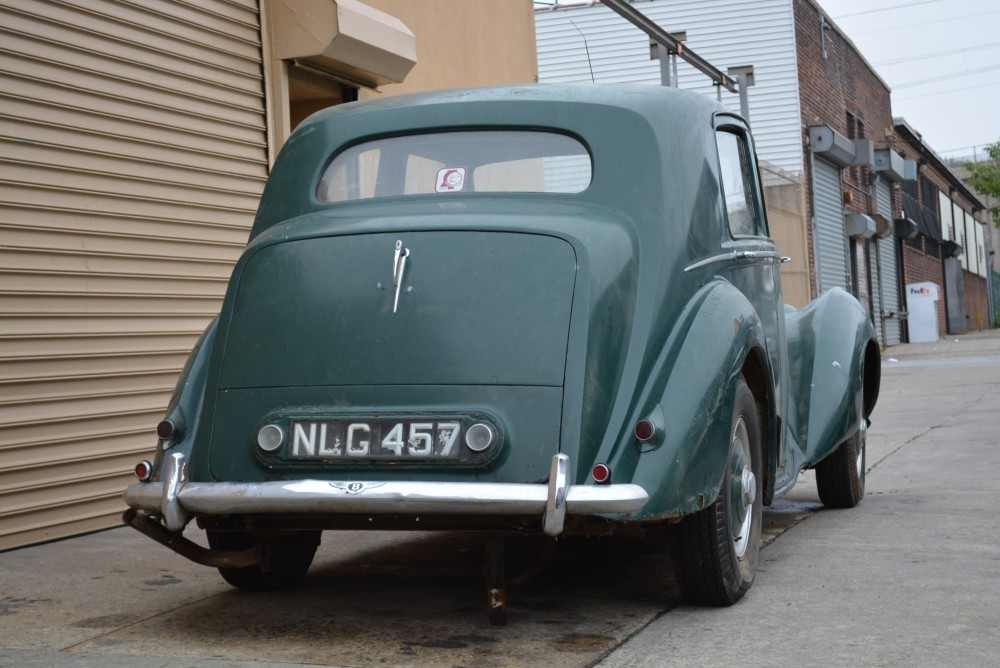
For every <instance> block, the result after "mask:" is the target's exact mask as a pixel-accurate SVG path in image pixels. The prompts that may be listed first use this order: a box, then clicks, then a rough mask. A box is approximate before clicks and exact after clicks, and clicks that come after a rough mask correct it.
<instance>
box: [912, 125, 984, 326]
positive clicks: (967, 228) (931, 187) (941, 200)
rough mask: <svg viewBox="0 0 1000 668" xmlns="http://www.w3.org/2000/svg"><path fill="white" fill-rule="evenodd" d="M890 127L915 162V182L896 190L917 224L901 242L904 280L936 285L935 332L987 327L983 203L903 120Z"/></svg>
mask: <svg viewBox="0 0 1000 668" xmlns="http://www.w3.org/2000/svg"><path fill="white" fill-rule="evenodd" d="M894 129H895V140H894V146H895V147H896V148H897V149H898V150H899V151H900V153H902V154H903V155H905V156H906V157H907V158H909V159H911V160H915V161H917V164H918V165H919V168H918V170H917V172H918V173H917V179H916V181H912V182H908V183H904V184H903V185H902V188H901V190H900V193H899V198H900V200H901V201H900V203H901V205H902V210H903V214H904V216H905V218H906V219H907V220H909V221H913V222H916V223H917V225H916V230H915V234H914V235H913V236H911V237H908V238H906V239H903V240H902V242H901V253H902V258H903V271H904V276H905V280H904V283H905V284H912V283H917V282H922V281H926V282H931V283H934V284H936V285H938V286H939V287H940V288H941V291H942V292H941V295H942V298H941V299H940V300H939V301H938V304H937V311H938V328H939V332H940V333H941V335H944V334H963V333H965V332H968V331H976V330H981V329H987V328H989V326H990V324H991V321H992V318H991V316H990V312H989V291H988V284H987V280H988V277H989V271H990V264H989V262H988V256H987V242H986V237H987V235H988V230H987V229H986V228H985V225H986V224H987V223H984V222H983V220H985V219H986V214H985V211H984V209H985V205H984V204H983V202H982V201H981V200H980V199H979V197H978V196H977V195H976V193H975V192H974V191H973V190H972V188H970V187H969V186H968V185H967V184H966V183H965V182H964V181H963V180H962V179H961V178H959V177H958V175H957V174H955V173H954V172H953V171H952V170H951V168H950V167H949V166H948V165H947V163H945V162H944V161H943V160H941V158H939V157H938V156H937V154H936V153H934V151H933V150H932V149H931V148H930V147H929V146H927V145H926V144H925V143H924V142H923V139H922V138H921V136H920V133H919V132H917V131H916V130H914V129H913V128H912V127H910V126H909V125H908V124H907V123H906V121H905V120H903V119H901V118H897V119H895V124H894Z"/></svg>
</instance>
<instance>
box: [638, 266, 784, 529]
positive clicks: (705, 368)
mask: <svg viewBox="0 0 1000 668" xmlns="http://www.w3.org/2000/svg"><path fill="white" fill-rule="evenodd" d="M688 312H689V313H692V317H690V318H689V319H681V321H679V322H678V325H677V329H679V330H680V331H676V330H675V333H674V336H672V337H671V338H672V339H673V340H675V341H677V342H678V343H675V344H674V345H672V346H669V348H670V349H671V350H672V351H675V352H674V354H673V355H672V359H671V360H669V361H668V363H667V364H665V365H664V367H663V369H664V371H663V372H662V373H664V374H665V375H666V378H665V384H661V385H660V386H661V387H664V390H663V392H662V394H661V395H659V396H660V398H659V401H658V402H657V403H655V404H654V406H653V410H652V411H650V413H656V412H658V414H661V415H662V416H663V425H662V427H663V432H662V437H661V438H660V439H658V441H656V442H653V443H647V444H638V446H634V447H639V448H640V451H641V454H640V455H639V460H638V462H637V466H636V469H635V473H634V476H633V479H632V482H634V483H637V484H639V485H642V486H643V488H645V489H646V491H647V492H648V493H649V496H650V501H649V503H648V504H647V505H646V506H645V508H643V510H642V511H641V513H640V514H639V515H638V516H633V517H634V518H635V519H650V520H651V519H663V518H669V517H677V516H680V515H686V514H690V513H694V512H697V511H699V510H701V509H703V508H705V507H707V506H709V505H710V504H711V503H713V502H714V501H715V498H716V497H717V496H718V494H719V489H720V487H721V484H722V479H723V473H724V470H725V465H726V459H727V456H728V452H729V436H730V434H729V430H730V426H731V425H730V422H731V417H732V409H731V406H732V403H733V398H734V396H735V392H736V384H737V381H738V379H739V376H740V373H741V370H742V368H743V366H744V363H745V361H746V360H747V358H748V357H750V356H751V355H757V357H758V359H760V358H766V356H765V355H763V350H764V349H765V338H764V329H763V327H762V324H761V321H760V318H759V316H758V315H757V312H756V310H755V309H754V307H753V305H752V304H751V303H750V302H749V301H748V300H747V299H746V297H745V296H744V295H743V294H742V293H741V292H740V291H739V290H737V289H736V288H734V287H733V286H732V285H731V284H729V283H727V282H725V281H721V280H720V281H716V282H715V283H713V284H710V285H708V286H706V287H705V288H703V289H702V291H700V292H699V293H698V295H696V297H695V299H693V300H692V304H691V306H690V307H689V309H688ZM668 354H669V353H668ZM765 375H766V376H768V378H770V370H768V371H767V373H766V374H765ZM772 389H773V385H769V387H768V388H767V391H766V394H765V396H766V397H767V402H768V404H770V403H771V402H772V401H773V399H772V397H773V395H774V393H773V391H771V390H772ZM755 394H758V393H756V392H755ZM759 396H760V395H759V394H758V397H759ZM768 409H772V410H773V406H770V405H768V406H765V407H762V410H768ZM765 438H766V436H765Z"/></svg>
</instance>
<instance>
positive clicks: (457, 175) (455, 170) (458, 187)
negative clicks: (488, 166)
mask: <svg viewBox="0 0 1000 668" xmlns="http://www.w3.org/2000/svg"><path fill="white" fill-rule="evenodd" d="M463 190H465V167H444V168H443V169H439V170H438V173H437V181H436V182H435V184H434V191H435V192H439V193H457V192H462V191H463Z"/></svg>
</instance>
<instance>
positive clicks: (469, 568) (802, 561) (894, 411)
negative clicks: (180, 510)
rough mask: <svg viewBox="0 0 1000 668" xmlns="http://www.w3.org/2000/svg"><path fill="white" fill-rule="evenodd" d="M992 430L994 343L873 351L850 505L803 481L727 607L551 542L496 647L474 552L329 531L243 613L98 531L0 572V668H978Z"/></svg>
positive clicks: (998, 551)
mask: <svg viewBox="0 0 1000 668" xmlns="http://www.w3.org/2000/svg"><path fill="white" fill-rule="evenodd" d="M998 417H1000V332H990V333H988V334H985V335H970V336H965V337H961V338H959V339H958V340H955V339H954V338H952V339H949V340H946V341H942V342H939V343H936V344H921V345H909V346H898V347H895V348H892V349H890V350H889V351H887V352H886V353H885V360H884V364H883V381H882V393H881V397H880V401H879V405H878V407H877V409H876V412H875V415H874V420H873V424H872V428H871V430H870V432H869V442H868V462H867V470H868V480H867V494H866V498H865V499H864V501H863V502H862V503H861V505H860V506H859V507H858V508H855V509H852V510H839V511H832V510H824V509H823V508H822V506H821V504H820V503H819V501H818V497H817V496H816V492H815V486H814V484H813V482H812V480H811V479H810V478H811V476H810V475H808V474H805V475H804V476H803V480H802V481H801V483H800V485H798V486H797V487H796V488H795V490H794V491H793V493H792V494H791V495H790V496H789V497H786V498H785V499H782V500H781V501H780V502H779V503H778V504H777V505H776V506H775V508H773V509H772V510H771V511H769V512H768V513H767V521H768V523H769V524H770V525H772V530H771V531H770V532H769V535H770V537H772V538H773V537H774V536H777V538H776V539H774V540H773V542H771V543H770V544H769V545H768V546H767V547H766V548H765V549H764V551H763V553H762V565H761V571H760V574H759V575H758V580H757V583H756V584H755V586H754V588H753V589H752V590H751V592H750V593H749V594H748V596H747V597H746V598H745V599H744V600H743V601H742V602H740V603H739V604H738V605H736V606H734V607H732V608H727V609H721V610H720V609H698V608H692V607H688V606H683V605H681V606H677V605H676V604H677V596H676V587H675V586H674V584H673V582H672V578H671V576H670V574H669V560H668V559H665V558H664V556H663V555H664V554H665V550H663V549H662V547H663V546H662V545H657V544H656V543H655V542H654V543H649V542H640V543H638V544H636V545H632V544H625V546H624V547H623V546H622V545H621V544H614V543H611V544H607V543H604V542H601V541H593V542H591V543H587V544H586V545H581V543H580V542H573V541H560V543H559V554H557V556H556V558H555V562H554V564H553V565H550V566H549V567H548V568H546V569H545V570H544V571H542V573H541V574H540V575H539V576H537V577H536V578H535V579H534V580H531V581H529V582H526V583H524V584H521V585H519V586H518V587H515V588H512V590H511V599H512V600H511V625H510V626H508V627H505V628H502V629H498V628H493V627H490V626H489V625H488V624H487V623H486V620H485V615H484V614H483V611H482V610H481V609H480V608H481V605H480V604H481V601H480V592H479V588H480V587H481V561H480V560H479V559H480V557H479V555H478V553H477V552H476V549H477V548H476V545H475V541H474V540H470V541H466V540H464V539H456V538H455V537H454V536H453V535H449V536H436V535H430V536H424V535H419V534H418V535H405V534H389V535H384V534H382V535H380V534H368V533H363V532H362V533H352V532H346V533H338V534H331V533H328V534H326V535H325V537H324V544H323V546H322V547H321V552H320V555H319V557H318V559H317V564H316V565H315V566H314V568H313V571H311V572H310V575H309V577H308V578H307V580H306V581H305V584H304V586H303V587H300V588H298V589H295V590H291V591H290V592H282V593H280V594H277V595H262V594H248V593H245V592H237V591H235V590H232V589H230V588H229V587H228V586H227V585H225V584H224V583H223V582H222V581H221V579H220V578H219V577H218V575H217V573H216V572H215V571H214V570H212V569H208V568H204V567H201V566H197V565H194V564H191V563H190V562H188V561H186V560H185V559H183V558H181V557H179V556H176V555H173V554H172V553H170V552H169V551H167V550H166V549H165V548H162V547H160V546H158V545H156V544H155V543H153V542H152V541H150V540H148V539H146V538H144V537H142V536H141V535H139V534H138V533H137V532H135V531H132V530H131V529H116V530H113V531H106V532H101V533H97V534H92V535H89V536H83V537H80V538H74V539H71V540H66V541H61V542H57V543H51V544H47V545H40V546H35V547H30V548H25V549H21V550H14V551H9V552H6V553H0V666H17V668H27V667H35V666H45V667H47V668H50V667H60V666H92V667H94V668H96V667H102V668H104V667H110V668H118V667H125V666H165V667H170V668H180V667H182V666H184V667H187V666H191V667H197V668H222V667H223V666H225V667H230V666H243V667H247V668H249V667H251V666H252V667H253V668H271V667H274V668H277V667H279V666H281V667H284V668H288V667H289V666H305V665H337V666H364V665H372V664H380V665H421V666H432V665H433V666H458V665H465V666H473V665H475V666H484V665H489V666H520V665H526V666H533V665H540V664H543V663H544V664H547V665H548V666H551V667H553V668H554V667H556V666H587V665H594V664H595V663H598V662H599V665H601V666H688V665H698V666H714V665H731V664H734V663H735V664H738V665H745V666H792V665H794V666H797V667H799V666H856V665H859V666H896V665H914V666H951V665H955V666H963V667H964V666H995V665H998V661H1000V659H998V657H1000V631H998V628H1000V538H998V536H1000V514H998V513H994V512H991V510H992V503H991V502H992V499H993V497H995V496H997V495H998V493H1000V449H998V445H1000V437H998V435H997V434H998V425H1000V419H998ZM789 527H791V528H789ZM782 532H783V533H782ZM779 534H780V535H779ZM512 552H513V554H512V555H511V557H512V559H513V560H515V561H516V560H518V559H519V558H524V557H525V556H528V558H532V557H533V553H530V552H524V553H522V554H520V555H519V554H518V553H517V552H516V551H512ZM527 565H530V562H529V563H528V564H527ZM511 570H512V571H513V572H516V569H514V568H512V569H511Z"/></svg>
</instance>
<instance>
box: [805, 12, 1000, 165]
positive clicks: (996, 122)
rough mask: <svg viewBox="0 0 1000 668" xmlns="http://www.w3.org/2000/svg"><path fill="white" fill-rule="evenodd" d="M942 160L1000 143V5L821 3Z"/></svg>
mask: <svg viewBox="0 0 1000 668" xmlns="http://www.w3.org/2000/svg"><path fill="white" fill-rule="evenodd" d="M819 4H820V6H821V7H823V9H824V10H826V13H827V14H829V15H830V17H831V18H832V19H833V20H834V23H836V24H837V26H838V27H839V28H840V29H841V30H842V31H843V32H844V33H845V34H846V35H847V36H848V37H849V38H850V39H851V41H852V42H854V45H855V46H857V47H858V50H859V51H861V53H862V54H863V55H864V57H865V58H866V59H867V60H868V62H869V63H871V65H872V66H873V67H874V68H875V69H876V71H877V72H878V73H879V75H880V76H881V77H882V79H883V80H885V82H886V83H887V84H889V86H890V88H891V89H892V113H893V116H902V117H903V118H905V119H906V121H907V122H908V123H909V124H910V125H911V126H912V127H913V129H915V130H916V131H917V132H920V133H921V134H922V135H923V139H924V142H925V143H927V144H928V145H929V146H930V147H931V148H932V149H934V151H935V152H936V153H937V154H938V155H940V156H941V157H943V158H960V157H967V156H968V157H972V156H973V154H974V152H975V153H976V154H977V155H978V157H979V159H983V158H984V155H983V148H984V146H985V145H986V144H991V143H996V142H998V141H1000V2H998V1H997V0H909V1H907V0H819Z"/></svg>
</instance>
